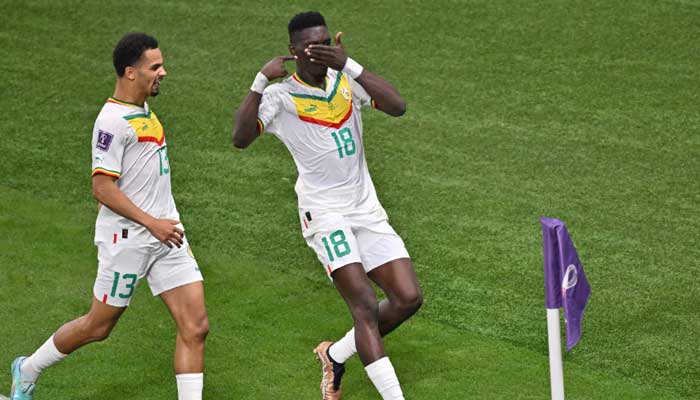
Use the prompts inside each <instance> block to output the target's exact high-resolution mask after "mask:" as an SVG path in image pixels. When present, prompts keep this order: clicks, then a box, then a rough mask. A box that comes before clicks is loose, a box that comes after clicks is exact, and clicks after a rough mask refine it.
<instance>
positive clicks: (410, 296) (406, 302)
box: [397, 289, 423, 317]
mask: <svg viewBox="0 0 700 400" xmlns="http://www.w3.org/2000/svg"><path fill="white" fill-rule="evenodd" d="M397 303H398V304H397V308H398V309H399V311H400V312H401V314H403V315H404V316H406V317H410V316H411V315H413V314H415V313H416V312H418V310H419V309H420V308H421V306H422V305H423V294H422V293H421V291H420V289H417V290H415V291H411V292H410V293H407V294H405V295H403V296H401V298H400V299H399V300H398V302H397Z"/></svg>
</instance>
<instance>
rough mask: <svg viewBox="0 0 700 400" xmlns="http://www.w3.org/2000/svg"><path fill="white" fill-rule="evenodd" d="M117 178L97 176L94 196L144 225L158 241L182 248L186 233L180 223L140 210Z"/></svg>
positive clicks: (93, 191)
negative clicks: (119, 185) (121, 187)
mask: <svg viewBox="0 0 700 400" xmlns="http://www.w3.org/2000/svg"><path fill="white" fill-rule="evenodd" d="M115 181H116V178H114V177H112V176H108V175H103V174H95V175H93V177H92V194H93V196H94V197H95V199H97V201H99V202H100V204H103V205H105V206H107V207H109V209H110V210H112V211H114V212H115V213H117V214H119V215H121V216H122V217H126V218H129V219H130V220H132V221H134V222H136V223H138V224H141V225H143V226H144V227H146V229H148V230H149V231H150V232H151V234H152V235H153V236H155V237H156V239H158V240H160V241H161V242H163V243H164V244H165V245H167V246H168V247H172V246H173V245H175V246H177V247H180V246H182V237H183V234H184V232H183V231H182V230H180V229H179V228H178V227H177V226H176V225H177V224H179V223H180V221H175V220H172V219H158V218H154V217H152V216H151V215H149V214H147V213H145V212H144V211H143V210H141V209H140V208H138V207H137V206H136V204H134V203H133V202H132V201H131V200H130V199H129V198H128V197H127V196H126V195H125V194H124V192H122V191H121V190H119V187H117V184H116V183H115Z"/></svg>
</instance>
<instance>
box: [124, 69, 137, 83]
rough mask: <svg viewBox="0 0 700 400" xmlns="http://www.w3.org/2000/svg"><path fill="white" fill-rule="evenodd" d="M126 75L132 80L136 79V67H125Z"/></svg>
mask: <svg viewBox="0 0 700 400" xmlns="http://www.w3.org/2000/svg"><path fill="white" fill-rule="evenodd" d="M124 77H125V78H126V79H128V80H130V81H133V80H134V79H136V68H134V67H126V68H124Z"/></svg>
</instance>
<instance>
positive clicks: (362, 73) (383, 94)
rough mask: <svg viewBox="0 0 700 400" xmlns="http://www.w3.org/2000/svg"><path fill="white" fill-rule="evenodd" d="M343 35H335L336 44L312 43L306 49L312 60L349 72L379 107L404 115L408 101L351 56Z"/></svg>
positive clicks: (385, 110) (391, 113)
mask: <svg viewBox="0 0 700 400" xmlns="http://www.w3.org/2000/svg"><path fill="white" fill-rule="evenodd" d="M342 35H343V32H338V33H337V34H336V35H335V46H324V45H310V46H309V47H308V48H307V49H306V50H305V51H306V54H307V55H308V56H309V57H310V58H311V62H316V63H319V64H324V65H326V66H328V67H329V68H333V69H334V70H336V71H343V72H345V73H347V74H348V75H350V77H351V78H353V79H355V80H356V81H357V83H359V84H360V85H362V87H363V88H364V89H365V91H366V92H367V94H369V95H370V96H371V97H372V99H373V100H374V102H375V106H376V107H377V109H379V110H381V111H384V112H385V113H387V114H389V115H391V116H394V117H400V116H401V115H403V114H404V113H405V112H406V101H405V100H404V99H403V98H402V97H401V95H400V94H399V91H398V90H396V88H395V87H394V86H393V85H391V84H390V83H389V82H387V81H385V80H384V79H382V78H381V77H380V76H379V75H376V74H374V73H372V72H370V71H368V70H367V69H366V68H363V67H362V66H361V65H360V64H358V63H357V62H356V61H354V60H352V59H351V58H349V57H348V56H347V54H345V49H344V48H343V45H342V43H341V42H340V37H341V36H342Z"/></svg>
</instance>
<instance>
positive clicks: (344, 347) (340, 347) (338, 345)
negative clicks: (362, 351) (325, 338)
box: [328, 328, 357, 364]
mask: <svg viewBox="0 0 700 400" xmlns="http://www.w3.org/2000/svg"><path fill="white" fill-rule="evenodd" d="M355 353H357V347H356V346H355V328H352V329H350V330H349V331H348V333H346V334H345V336H343V337H342V339H340V340H338V341H337V342H335V343H333V344H332V345H331V347H329V348H328V354H330V355H331V358H332V359H333V361H335V362H337V363H340V364H343V363H345V361H347V360H348V358H350V357H352V355H353V354H355Z"/></svg>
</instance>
